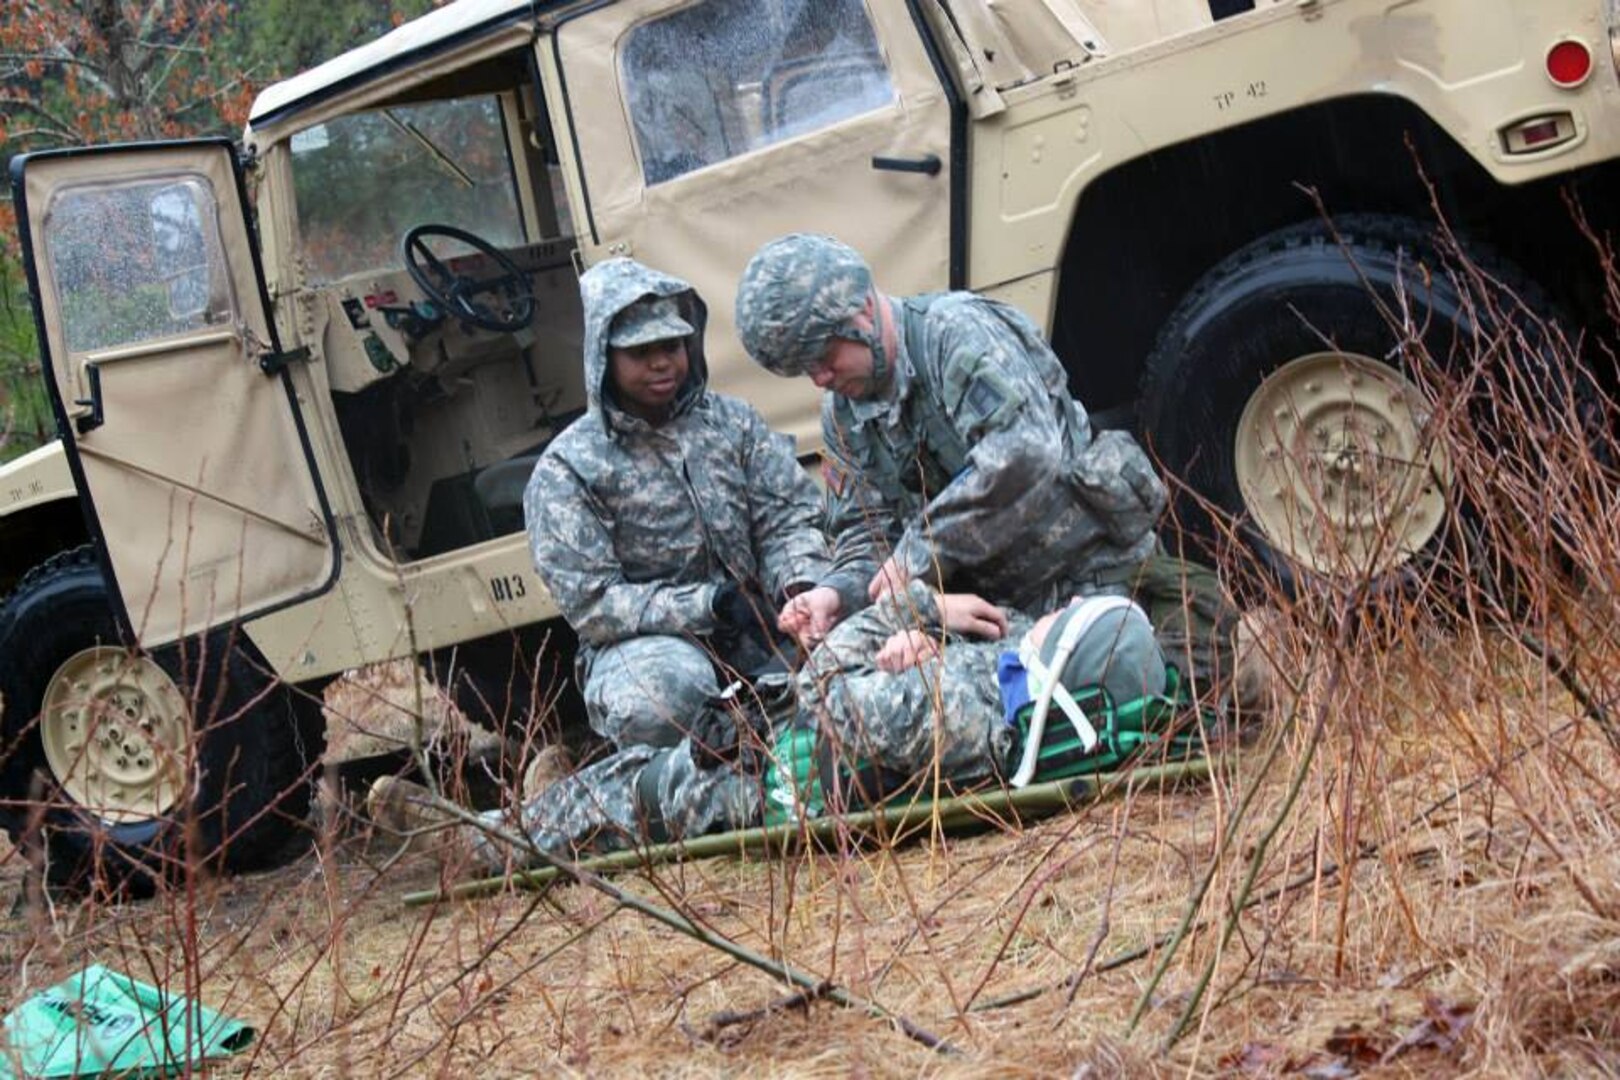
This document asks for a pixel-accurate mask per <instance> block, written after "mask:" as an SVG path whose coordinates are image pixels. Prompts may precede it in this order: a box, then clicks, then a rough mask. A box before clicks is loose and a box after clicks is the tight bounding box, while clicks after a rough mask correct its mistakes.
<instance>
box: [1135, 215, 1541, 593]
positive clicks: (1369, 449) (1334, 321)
mask: <svg viewBox="0 0 1620 1080" xmlns="http://www.w3.org/2000/svg"><path fill="white" fill-rule="evenodd" d="M1336 228H1337V231H1338V237H1337V238H1336V237H1334V236H1333V235H1332V234H1331V233H1330V232H1329V230H1328V229H1327V227H1326V226H1325V225H1324V224H1322V223H1319V222H1311V223H1306V224H1303V225H1298V226H1293V227H1290V228H1287V229H1283V230H1280V231H1278V232H1276V233H1273V234H1271V235H1269V236H1267V237H1264V238H1262V239H1261V240H1259V241H1257V242H1255V243H1253V244H1250V245H1249V246H1247V247H1245V248H1244V249H1242V250H1241V251H1239V252H1237V253H1236V254H1235V255H1233V256H1231V257H1230V258H1228V259H1226V260H1224V261H1223V262H1221V263H1220V264H1219V265H1217V266H1216V267H1215V268H1214V269H1213V270H1211V271H1210V272H1209V273H1208V274H1206V275H1205V277H1204V279H1203V280H1202V281H1201V282H1200V283H1199V284H1198V285H1197V287H1195V288H1194V289H1193V291H1192V292H1190V293H1189V294H1188V295H1187V297H1186V298H1185V299H1184V300H1183V301H1182V302H1181V304H1180V305H1179V306H1178V308H1177V310H1176V312H1175V313H1174V315H1173V316H1172V317H1171V319H1170V320H1169V321H1168V322H1167V323H1166V324H1165V328H1164V330H1163V331H1162V332H1161V335H1160V337H1159V341H1158V343H1157V345H1156V346H1155V349H1154V352H1153V354H1152V356H1151V357H1150V359H1149V361H1148V365H1147V369H1146V374H1145V378H1144V381H1143V387H1142V417H1143V430H1144V434H1145V435H1146V437H1147V439H1148V441H1149V443H1150V445H1151V446H1152V448H1153V450H1154V452H1155V453H1156V454H1157V455H1158V456H1159V458H1160V460H1161V461H1162V462H1163V464H1164V465H1165V466H1166V467H1167V468H1168V469H1169V470H1170V472H1171V473H1172V474H1174V475H1175V476H1176V477H1178V478H1179V479H1180V480H1181V481H1183V482H1184V483H1185V484H1186V485H1187V486H1188V487H1189V488H1191V490H1192V491H1194V492H1197V493H1198V494H1199V495H1200V496H1202V497H1203V498H1206V499H1208V500H1209V501H1210V503H1212V504H1213V506H1214V507H1215V509H1216V511H1217V512H1216V514H1214V515H1211V514H1209V513H1207V512H1205V511H1204V510H1203V509H1201V508H1200V507H1199V506H1197V505H1195V504H1196V500H1195V499H1192V498H1185V499H1182V500H1180V505H1179V507H1178V511H1179V513H1180V516H1181V522H1182V524H1183V526H1184V527H1186V528H1187V529H1188V530H1189V531H1190V532H1191V533H1192V534H1193V535H1194V536H1195V537H1196V538H1197V540H1198V541H1199V543H1200V545H1201V546H1202V547H1204V549H1205V552H1206V553H1211V551H1210V549H1212V548H1216V547H1218V546H1219V545H1218V544H1217V543H1216V542H1215V537H1216V535H1217V534H1218V533H1219V532H1220V531H1221V529H1222V524H1221V520H1220V519H1223V518H1224V519H1227V520H1230V521H1232V522H1235V523H1236V525H1237V532H1238V535H1239V536H1241V537H1242V538H1243V540H1245V541H1246V542H1247V546H1248V547H1249V548H1250V550H1252V551H1253V552H1254V553H1255V554H1256V555H1257V556H1258V557H1259V559H1260V561H1261V562H1262V564H1263V565H1265V566H1266V567H1267V568H1268V569H1269V570H1270V572H1271V573H1273V574H1274V575H1275V576H1276V577H1278V578H1280V579H1281V580H1283V581H1284V582H1285V583H1286V584H1288V585H1290V586H1294V585H1297V584H1298V581H1299V575H1300V574H1301V572H1304V573H1305V574H1307V575H1310V574H1315V575H1321V576H1328V577H1347V576H1354V577H1364V576H1372V577H1380V576H1384V575H1387V574H1389V573H1390V572H1391V571H1394V570H1396V569H1397V568H1399V567H1401V566H1402V565H1404V564H1406V563H1408V562H1409V561H1411V560H1413V559H1421V558H1425V557H1427V556H1429V555H1432V553H1433V552H1435V551H1437V550H1440V549H1442V548H1443V546H1444V544H1445V537H1446V534H1447V532H1448V531H1449V530H1450V529H1451V528H1452V527H1453V525H1454V515H1452V514H1451V513H1450V512H1449V511H1448V506H1447V503H1448V499H1449V498H1450V497H1451V487H1452V485H1451V480H1450V465H1449V462H1448V460H1447V457H1446V454H1445V450H1444V447H1443V446H1441V445H1439V444H1438V443H1437V442H1436V441H1435V440H1434V439H1433V438H1432V437H1431V434H1432V433H1431V432H1429V430H1428V427H1429V423H1428V422H1429V417H1428V413H1427V410H1426V407H1425V404H1424V400H1423V397H1422V395H1421V394H1420V393H1419V391H1418V387H1417V384H1416V382H1415V381H1414V378H1413V375H1412V373H1411V372H1409V371H1407V370H1405V369H1403V367H1402V366H1401V363H1402V359H1401V358H1402V357H1403V355H1404V353H1403V350H1402V349H1400V348H1399V347H1398V345H1399V342H1398V338H1397V335H1396V333H1395V332H1394V331H1393V330H1392V329H1391V328H1390V326H1389V325H1388V322H1387V321H1386V318H1385V316H1384V315H1383V314H1381V313H1380V311H1379V304H1380V303H1383V304H1386V305H1389V306H1390V307H1389V310H1391V311H1393V312H1400V311H1402V310H1408V311H1409V312H1410V318H1411V323H1412V324H1413V325H1414V326H1417V327H1421V328H1423V334H1422V337H1423V341H1424V344H1425V345H1426V346H1427V350H1428V353H1429V355H1430V356H1432V357H1434V358H1435V359H1436V360H1439V361H1441V362H1444V361H1445V359H1446V358H1448V357H1450V356H1451V355H1452V354H1453V352H1454V351H1455V350H1456V348H1457V347H1458V345H1459V344H1461V343H1463V342H1465V341H1466V340H1467V336H1468V334H1469V333H1470V330H1469V327H1468V325H1467V319H1468V315H1467V309H1466V307H1465V305H1464V304H1463V301H1462V298H1461V297H1459V295H1458V293H1457V290H1456V288H1455V286H1454V284H1453V282H1452V281H1451V279H1450V278H1449V277H1447V275H1446V274H1445V273H1444V271H1443V267H1442V265H1441V261H1440V260H1439V259H1438V258H1437V257H1436V255H1435V254H1434V251H1433V248H1432V245H1431V243H1430V241H1429V239H1428V236H1429V229H1427V228H1425V227H1424V226H1423V225H1421V224H1420V223H1418V222H1415V221H1409V220H1406V219H1401V218H1391V217H1377V216H1352V217H1346V218H1343V219H1340V220H1339V221H1338V222H1336ZM1492 270H1493V273H1495V274H1496V275H1497V276H1498V279H1499V280H1501V279H1503V276H1504V275H1507V276H1508V277H1509V278H1510V279H1511V278H1512V277H1513V272H1512V271H1511V269H1510V268H1502V267H1499V266H1493V268H1492ZM1518 280H1520V281H1522V275H1521V276H1518ZM1514 283H1515V284H1517V282H1514ZM1397 293H1403V294H1404V297H1405V299H1404V300H1400V301H1397V299H1396V297H1397Z"/></svg>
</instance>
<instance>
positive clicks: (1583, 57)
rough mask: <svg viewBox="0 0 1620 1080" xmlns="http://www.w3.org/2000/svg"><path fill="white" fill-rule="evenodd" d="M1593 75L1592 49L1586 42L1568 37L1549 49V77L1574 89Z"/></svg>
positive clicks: (1560, 84) (1566, 87)
mask: <svg viewBox="0 0 1620 1080" xmlns="http://www.w3.org/2000/svg"><path fill="white" fill-rule="evenodd" d="M1591 75H1592V50H1591V49H1590V48H1588V47H1587V45H1586V42H1584V41H1576V40H1573V39H1566V40H1564V41H1560V42H1558V43H1557V44H1555V45H1554V46H1553V47H1552V48H1550V49H1548V50H1547V77H1548V78H1549V79H1551V80H1552V81H1553V82H1554V83H1556V84H1558V85H1559V86H1561V87H1563V88H1564V89H1565V90H1573V89H1574V88H1575V87H1577V86H1579V85H1581V84H1582V83H1584V82H1585V81H1586V80H1587V79H1588V78H1590V77H1591Z"/></svg>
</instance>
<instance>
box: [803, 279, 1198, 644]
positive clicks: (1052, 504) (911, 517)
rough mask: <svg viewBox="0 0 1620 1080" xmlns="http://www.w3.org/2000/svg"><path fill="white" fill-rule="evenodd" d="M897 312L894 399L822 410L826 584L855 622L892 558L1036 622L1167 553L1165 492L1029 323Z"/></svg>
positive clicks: (936, 311)
mask: <svg viewBox="0 0 1620 1080" xmlns="http://www.w3.org/2000/svg"><path fill="white" fill-rule="evenodd" d="M890 303H891V305H892V307H891V310H892V311H893V313H894V316H895V324H896V329H897V330H898V336H899V349H898V355H897V356H896V357H895V363H894V374H893V376H892V379H891V385H890V387H889V391H888V393H887V394H885V395H883V396H882V397H881V398H879V399H876V400H870V401H856V400H851V399H847V398H842V397H839V396H837V395H833V394H827V395H825V396H824V398H823V401H822V429H823V434H824V436H825V438H826V442H827V448H828V454H829V460H828V467H827V479H828V496H829V521H828V525H829V532H830V533H831V534H832V535H833V536H834V538H835V540H836V549H835V574H834V577H833V578H832V579H831V580H830V581H828V582H827V583H828V584H831V585H833V586H834V587H836V588H837V589H838V591H839V593H840V595H841V596H842V598H843V602H844V610H845V611H846V612H848V611H853V610H856V609H858V608H859V607H861V606H863V605H864V604H865V603H866V596H865V589H866V584H867V582H868V581H869V580H870V579H871V576H872V574H873V573H875V572H876V570H877V567H878V565H879V564H880V563H881V562H882V561H883V560H884V559H885V558H887V557H888V556H889V554H890V552H891V551H892V552H893V553H894V554H895V555H897V556H898V558H899V560H900V561H901V563H902V564H903V565H904V566H905V568H906V569H907V570H908V571H909V572H910V573H911V574H912V575H914V576H920V577H924V578H926V579H927V580H929V581H930V582H938V583H940V584H941V587H942V588H944V589H946V590H948V591H971V592H977V593H979V594H980V595H982V596H984V597H985V598H987V599H989V600H991V601H993V602H995V603H998V604H1003V605H1010V606H1013V607H1019V608H1024V609H1026V610H1027V609H1038V608H1040V607H1041V606H1043V605H1045V604H1047V603H1049V602H1050V601H1052V600H1053V599H1055V597H1053V596H1052V595H1051V593H1052V592H1053V586H1054V585H1056V584H1058V583H1062V582H1069V581H1073V580H1075V578H1076V577H1077V576H1080V575H1084V574H1085V573H1088V572H1095V571H1098V570H1103V569H1106V568H1110V567H1117V566H1121V565H1125V564H1129V563H1132V562H1136V561H1138V560H1140V559H1142V558H1144V557H1145V556H1146V555H1148V554H1149V553H1150V552H1151V551H1152V550H1153V549H1154V547H1155V545H1156V543H1157V540H1156V537H1155V534H1154V531H1153V530H1154V525H1155V522H1156V521H1157V519H1158V517H1159V514H1160V513H1161V512H1162V511H1163V509H1164V506H1165V502H1166V498H1167V496H1166V492H1165V488H1164V484H1163V483H1162V482H1161V481H1160V480H1159V478H1158V476H1157V475H1156V474H1155V473H1154V471H1153V467H1152V464H1151V463H1150V462H1149V461H1148V458H1147V455H1146V454H1144V453H1143V452H1142V449H1141V447H1139V446H1138V445H1137V444H1136V442H1135V441H1134V440H1133V439H1132V438H1131V437H1130V436H1129V435H1128V434H1126V433H1124V432H1119V431H1104V432H1093V431H1092V429H1091V423H1090V420H1089V419H1088V417H1087V416H1086V411H1085V409H1084V408H1082V407H1081V406H1080V404H1079V403H1078V402H1076V401H1075V400H1074V399H1073V398H1071V397H1070V396H1069V392H1068V389H1067V384H1068V379H1067V376H1066V375H1065V373H1064V370H1063V366H1062V364H1061V363H1059V361H1058V359H1057V357H1056V356H1055V355H1054V354H1053V353H1052V350H1051V349H1050V348H1049V347H1048V346H1047V344H1046V342H1045V341H1044V340H1043V339H1042V337H1041V334H1040V332H1039V330H1037V329H1036V327H1035V326H1034V324H1033V323H1031V322H1030V321H1029V319H1027V318H1026V317H1025V316H1024V315H1023V314H1022V313H1021V312H1019V311H1017V310H1016V309H1014V308H1011V307H1009V306H1007V305H1005V304H1001V303H998V302H996V301H992V300H987V299H985V298H983V297H979V296H975V295H973V294H971V293H943V294H935V295H929V296H919V297H912V298H910V299H903V300H902V299H892V300H891V301H890Z"/></svg>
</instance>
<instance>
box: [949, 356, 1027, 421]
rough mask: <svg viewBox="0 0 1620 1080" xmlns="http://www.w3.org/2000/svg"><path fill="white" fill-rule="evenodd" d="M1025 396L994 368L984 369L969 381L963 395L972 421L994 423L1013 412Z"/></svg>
mask: <svg viewBox="0 0 1620 1080" xmlns="http://www.w3.org/2000/svg"><path fill="white" fill-rule="evenodd" d="M1022 400H1023V398H1022V397H1021V395H1020V394H1019V393H1018V390H1017V388H1016V387H1014V386H1013V385H1012V384H1011V383H1009V382H1008V381H1007V380H1006V379H1003V378H1002V377H1001V376H1000V375H998V374H997V373H996V372H995V371H994V370H989V369H983V370H980V371H979V372H977V373H976V374H975V375H974V376H973V381H972V382H970V383H968V387H967V392H966V393H964V394H963V395H962V408H963V411H964V412H965V413H966V415H967V418H968V420H969V421H970V422H972V423H975V424H992V425H993V424H994V423H995V422H997V421H999V420H1001V419H1002V418H1003V417H1005V416H1006V415H1007V414H1008V413H1010V412H1012V411H1013V410H1014V409H1016V408H1017V407H1018V405H1019V404H1020V403H1021V402H1022Z"/></svg>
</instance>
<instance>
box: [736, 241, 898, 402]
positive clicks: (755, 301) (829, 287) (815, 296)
mask: <svg viewBox="0 0 1620 1080" xmlns="http://www.w3.org/2000/svg"><path fill="white" fill-rule="evenodd" d="M871 294H872V271H871V268H870V267H868V266H867V265H866V260H865V259H863V258H861V256H860V253H859V252H857V251H856V250H855V249H854V248H852V247H850V246H849V245H848V244H846V243H844V242H843V241H841V240H835V239H834V238H832V237H830V236H818V235H815V234H812V233H792V234H790V235H788V236H780V237H777V238H776V239H775V240H772V241H771V242H770V243H768V244H766V245H765V246H764V247H762V248H760V249H759V250H758V251H757V252H755V253H754V257H753V258H752V259H750V260H748V266H747V267H746V268H744V270H743V275H742V281H741V283H739V285H738V286H737V333H738V336H739V337H741V338H742V343H743V348H745V349H747V350H748V355H749V356H751V357H753V358H754V362H755V363H757V364H759V365H760V366H761V367H763V368H765V369H766V370H767V371H771V372H774V373H776V374H777V375H803V374H804V373H805V372H806V371H807V370H808V369H809V368H810V367H811V366H812V365H813V364H814V363H815V362H816V361H817V360H819V359H821V357H822V356H823V355H825V353H826V351H827V343H828V342H829V341H830V340H831V339H833V338H835V337H844V338H850V339H852V340H855V341H862V342H866V343H868V344H872V342H871V341H870V335H869V334H866V333H861V332H858V331H855V330H854V329H853V328H852V327H851V326H850V325H849V323H850V319H851V318H852V317H853V316H855V315H857V314H859V313H860V311H861V309H862V308H864V307H865V306H866V301H867V298H868V297H869V296H871Z"/></svg>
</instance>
